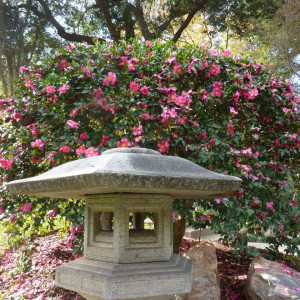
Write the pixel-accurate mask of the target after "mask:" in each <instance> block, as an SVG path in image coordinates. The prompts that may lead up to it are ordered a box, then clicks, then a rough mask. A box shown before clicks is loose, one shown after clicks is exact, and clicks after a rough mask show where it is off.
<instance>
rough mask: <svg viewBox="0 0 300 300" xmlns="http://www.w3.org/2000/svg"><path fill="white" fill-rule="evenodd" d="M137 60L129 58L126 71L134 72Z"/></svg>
mask: <svg viewBox="0 0 300 300" xmlns="http://www.w3.org/2000/svg"><path fill="white" fill-rule="evenodd" d="M138 62H139V60H138V59H137V58H131V59H129V61H128V71H135V70H136V63H138Z"/></svg>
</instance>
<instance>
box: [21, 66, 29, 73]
mask: <svg viewBox="0 0 300 300" xmlns="http://www.w3.org/2000/svg"><path fill="white" fill-rule="evenodd" d="M28 70H29V69H28V68H25V67H20V72H21V73H24V72H26V71H28Z"/></svg>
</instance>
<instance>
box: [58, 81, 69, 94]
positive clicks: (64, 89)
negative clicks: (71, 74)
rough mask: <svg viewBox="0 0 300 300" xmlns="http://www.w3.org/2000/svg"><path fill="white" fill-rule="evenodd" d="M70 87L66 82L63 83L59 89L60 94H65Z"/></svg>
mask: <svg viewBox="0 0 300 300" xmlns="http://www.w3.org/2000/svg"><path fill="white" fill-rule="evenodd" d="M69 89H70V87H69V86H68V85H66V84H65V83H63V85H62V86H61V87H60V88H59V89H58V91H59V94H65V93H66V92H67V90H69Z"/></svg>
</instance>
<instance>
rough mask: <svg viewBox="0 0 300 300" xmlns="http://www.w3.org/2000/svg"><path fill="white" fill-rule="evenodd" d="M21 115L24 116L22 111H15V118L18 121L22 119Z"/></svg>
mask: <svg viewBox="0 0 300 300" xmlns="http://www.w3.org/2000/svg"><path fill="white" fill-rule="evenodd" d="M21 117H22V115H21V114H20V113H18V112H15V113H14V114H13V118H14V119H15V120H16V121H20V120H21Z"/></svg>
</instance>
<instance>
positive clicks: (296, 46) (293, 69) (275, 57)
mask: <svg viewBox="0 0 300 300" xmlns="http://www.w3.org/2000/svg"><path fill="white" fill-rule="evenodd" d="M299 18H300V2H299V1H296V0H285V1H283V3H282V4H281V6H280V8H279V9H278V11H277V12H276V14H275V15H274V17H273V18H272V19H271V21H270V22H264V23H263V30H262V31H260V32H259V37H260V38H259V39H260V40H261V41H262V42H263V43H264V44H266V45H267V46H268V47H269V49H270V52H269V56H270V58H269V59H270V61H271V62H272V65H271V66H272V67H273V68H274V69H277V70H278V69H279V70H282V71H284V72H285V74H286V75H287V76H294V78H295V79H296V80H295V82H298V85H299V80H300V62H299V53H300V37H299V31H300V22H299ZM298 89H299V87H298ZM298 92H300V89H299V91H298Z"/></svg>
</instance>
